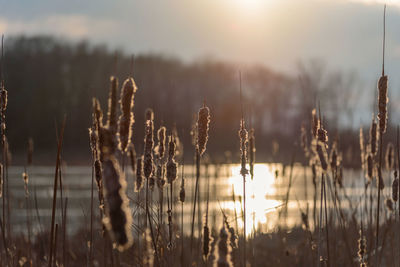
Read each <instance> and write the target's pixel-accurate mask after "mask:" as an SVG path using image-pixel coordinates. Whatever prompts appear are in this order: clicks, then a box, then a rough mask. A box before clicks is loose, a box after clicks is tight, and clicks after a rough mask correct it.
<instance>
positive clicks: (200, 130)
mask: <svg viewBox="0 0 400 267" xmlns="http://www.w3.org/2000/svg"><path fill="white" fill-rule="evenodd" d="M209 125H210V109H209V108H208V107H207V106H206V105H203V107H202V108H200V110H199V116H198V119H197V139H196V141H197V144H196V149H197V151H198V153H199V154H200V156H201V155H203V154H204V152H205V151H206V145H207V141H208V130H209Z"/></svg>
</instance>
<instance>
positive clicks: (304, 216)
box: [301, 212, 310, 230]
mask: <svg viewBox="0 0 400 267" xmlns="http://www.w3.org/2000/svg"><path fill="white" fill-rule="evenodd" d="M301 221H302V222H303V226H304V228H305V229H306V230H309V229H310V224H309V223H308V216H307V213H304V212H301Z"/></svg>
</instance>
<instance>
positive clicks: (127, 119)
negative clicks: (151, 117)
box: [119, 78, 137, 152]
mask: <svg viewBox="0 0 400 267" xmlns="http://www.w3.org/2000/svg"><path fill="white" fill-rule="evenodd" d="M136 90H137V87H136V84H135V81H134V80H133V79H132V78H128V79H126V80H125V82H124V84H123V85H122V91H121V100H120V105H121V112H122V113H121V116H120V117H119V149H120V150H121V151H122V152H126V151H127V149H128V145H129V143H130V141H131V136H132V125H133V123H134V122H135V120H134V118H133V113H132V108H133V103H134V94H135V92H136Z"/></svg>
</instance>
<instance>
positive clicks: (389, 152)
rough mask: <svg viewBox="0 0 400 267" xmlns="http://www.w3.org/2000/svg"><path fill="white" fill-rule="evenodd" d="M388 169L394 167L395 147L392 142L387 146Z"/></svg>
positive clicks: (386, 159)
mask: <svg viewBox="0 0 400 267" xmlns="http://www.w3.org/2000/svg"><path fill="white" fill-rule="evenodd" d="M385 161H386V169H387V170H388V171H390V170H392V169H393V167H394V147H393V144H392V143H389V144H388V145H387V147H386V156H385Z"/></svg>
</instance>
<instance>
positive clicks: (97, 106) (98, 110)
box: [92, 97, 103, 127]
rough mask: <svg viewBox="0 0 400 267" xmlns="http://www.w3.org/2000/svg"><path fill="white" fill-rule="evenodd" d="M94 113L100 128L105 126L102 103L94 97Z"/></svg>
mask: <svg viewBox="0 0 400 267" xmlns="http://www.w3.org/2000/svg"><path fill="white" fill-rule="evenodd" d="M92 101H93V113H94V117H95V119H96V123H97V125H98V126H99V127H102V126H103V111H102V110H101V106H100V102H99V100H98V99H97V98H95V97H93V100H92Z"/></svg>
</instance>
